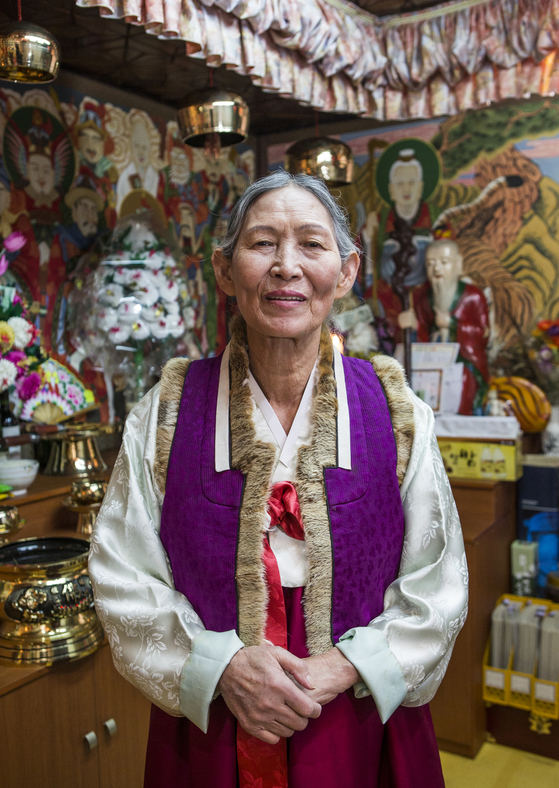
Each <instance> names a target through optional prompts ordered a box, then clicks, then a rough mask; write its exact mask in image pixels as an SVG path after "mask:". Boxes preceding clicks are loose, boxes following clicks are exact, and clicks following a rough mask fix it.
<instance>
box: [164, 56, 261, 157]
mask: <svg viewBox="0 0 559 788" xmlns="http://www.w3.org/2000/svg"><path fill="white" fill-rule="evenodd" d="M210 74H211V72H210ZM249 117H250V115H249V109H248V105H247V103H246V101H245V100H244V99H242V98H241V97H240V96H238V95H237V94H236V93H230V92H229V91H227V90H219V89H217V88H213V87H210V88H207V89H206V90H196V91H194V92H193V93H190V94H189V95H188V96H187V97H186V99H185V102H184V105H183V106H182V107H180V108H179V110H178V117H177V120H178V124H179V129H180V134H181V139H182V141H183V142H184V143H185V144H186V145H191V146H192V147H193V148H204V155H205V156H206V157H207V158H209V159H218V158H219V156H220V153H221V148H227V147H229V146H230V145H237V144H238V143H239V142H243V140H245V139H246V138H247V137H248V126H249Z"/></svg>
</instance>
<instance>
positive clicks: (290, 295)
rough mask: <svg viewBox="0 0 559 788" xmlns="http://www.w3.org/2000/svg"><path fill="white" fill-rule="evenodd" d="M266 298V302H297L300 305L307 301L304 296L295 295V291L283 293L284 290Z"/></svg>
mask: <svg viewBox="0 0 559 788" xmlns="http://www.w3.org/2000/svg"><path fill="white" fill-rule="evenodd" d="M265 298H266V301H295V302H298V303H301V302H303V301H306V300H307V299H306V298H305V296H304V295H301V293H295V292H293V291H282V290H276V291H274V292H272V293H268V294H267V295H266V296H265Z"/></svg>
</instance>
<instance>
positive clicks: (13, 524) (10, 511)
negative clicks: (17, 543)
mask: <svg viewBox="0 0 559 788" xmlns="http://www.w3.org/2000/svg"><path fill="white" fill-rule="evenodd" d="M24 525H25V520H20V518H19V511H18V508H17V506H0V545H3V544H5V543H6V542H7V541H8V539H9V538H10V536H13V534H15V533H17V532H18V531H19V530H20V528H22V527H23V526H24Z"/></svg>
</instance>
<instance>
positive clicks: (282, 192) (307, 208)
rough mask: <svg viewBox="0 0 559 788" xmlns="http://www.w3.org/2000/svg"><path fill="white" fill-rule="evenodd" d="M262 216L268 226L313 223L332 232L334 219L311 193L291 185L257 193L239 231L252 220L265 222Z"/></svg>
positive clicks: (259, 222)
mask: <svg viewBox="0 0 559 788" xmlns="http://www.w3.org/2000/svg"><path fill="white" fill-rule="evenodd" d="M266 217H269V219H270V225H272V226H273V225H274V224H277V226H278V229H279V228H280V227H282V226H283V227H285V226H286V224H287V223H293V222H295V223H297V222H300V223H301V224H306V223H311V222H314V223H317V224H321V225H323V226H324V227H327V228H328V229H329V230H330V231H331V232H332V233H334V222H333V220H332V217H331V216H330V212H329V211H328V209H327V208H326V206H325V205H323V203H322V202H321V201H320V200H319V199H318V197H316V196H315V195H314V194H313V193H312V192H310V191H308V190H307V189H304V188H302V187H301V186H297V185H295V184H289V185H287V186H282V187H281V188H280V189H272V190H271V191H269V192H266V193H265V194H262V195H260V197H258V198H257V199H256V200H255V201H254V202H253V203H252V205H251V206H250V208H249V209H248V211H247V212H246V215H245V217H244V220H243V227H242V230H241V232H243V231H244V230H246V229H248V228H249V227H250V225H251V224H253V223H254V222H256V223H258V224H259V225H260V224H265V223H266Z"/></svg>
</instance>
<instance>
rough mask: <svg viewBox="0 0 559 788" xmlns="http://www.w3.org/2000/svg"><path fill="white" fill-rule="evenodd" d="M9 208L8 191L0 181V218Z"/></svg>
mask: <svg viewBox="0 0 559 788" xmlns="http://www.w3.org/2000/svg"><path fill="white" fill-rule="evenodd" d="M9 207H10V190H9V189H8V188H7V187H6V186H5V185H4V184H3V183H2V182H1V181H0V216H2V214H3V213H4V211H7V210H8V208H9Z"/></svg>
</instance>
